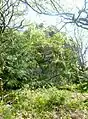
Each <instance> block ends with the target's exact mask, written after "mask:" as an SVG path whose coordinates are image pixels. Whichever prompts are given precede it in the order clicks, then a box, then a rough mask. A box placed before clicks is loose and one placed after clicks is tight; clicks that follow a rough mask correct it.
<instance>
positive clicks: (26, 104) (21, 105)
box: [0, 87, 88, 119]
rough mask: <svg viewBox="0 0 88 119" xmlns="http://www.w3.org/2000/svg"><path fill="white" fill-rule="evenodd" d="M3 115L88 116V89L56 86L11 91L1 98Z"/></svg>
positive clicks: (18, 118)
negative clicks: (87, 90) (76, 89)
mask: <svg viewBox="0 0 88 119" xmlns="http://www.w3.org/2000/svg"><path fill="white" fill-rule="evenodd" d="M0 119H88V93H80V92H78V93H77V91H75V90H74V91H73V90H72V91H69V90H66V89H64V90H63V89H58V88H56V87H50V88H48V89H45V88H43V89H37V90H30V89H28V88H24V89H20V90H16V91H10V92H8V93H7V94H5V95H4V98H3V100H1V103H0Z"/></svg>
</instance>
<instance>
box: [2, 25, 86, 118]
mask: <svg viewBox="0 0 88 119" xmlns="http://www.w3.org/2000/svg"><path fill="white" fill-rule="evenodd" d="M46 32H47V33H48V32H50V31H46ZM74 44H75V45H76V43H75V42H74V43H73V40H71V39H70V38H68V37H66V35H65V34H63V33H57V34H53V35H52V32H51V34H50V35H47V34H46V33H45V32H44V30H43V29H39V28H36V27H35V26H33V25H32V26H30V28H29V29H28V30H27V31H25V32H23V33H20V32H18V31H16V30H13V29H6V30H5V32H4V33H1V34H0V83H1V84H0V89H1V94H0V96H1V97H0V99H1V103H0V106H1V107H0V115H1V117H0V118H4V119H20V118H21V119H26V118H30V119H56V118H58V119H59V118H61V117H62V118H63V119H70V118H71V116H72V113H77V116H78V115H81V116H85V117H83V118H82V119H84V118H85V119H87V117H88V100H87V99H88V97H87V96H88V95H87V92H88V70H87V68H86V67H80V65H79V62H78V56H77V52H76V50H74ZM81 92H82V93H83V92H84V96H82V94H81ZM75 110H76V111H77V112H76V111H75ZM55 116H57V117H55Z"/></svg>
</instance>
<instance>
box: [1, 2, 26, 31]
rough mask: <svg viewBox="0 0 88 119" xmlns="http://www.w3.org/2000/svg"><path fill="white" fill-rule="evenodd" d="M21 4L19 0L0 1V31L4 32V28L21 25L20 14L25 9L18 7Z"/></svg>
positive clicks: (19, 26)
mask: <svg viewBox="0 0 88 119" xmlns="http://www.w3.org/2000/svg"><path fill="white" fill-rule="evenodd" d="M20 7H22V4H21V2H20V0H1V1H0V32H4V30H5V29H6V28H21V27H23V21H24V19H23V18H22V15H23V14H24V13H25V11H26V7H24V9H23V8H22V9H21V8H20Z"/></svg>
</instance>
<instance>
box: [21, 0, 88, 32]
mask: <svg viewBox="0 0 88 119" xmlns="http://www.w3.org/2000/svg"><path fill="white" fill-rule="evenodd" d="M20 1H21V2H23V3H24V4H26V5H28V6H29V7H30V8H31V9H32V10H34V11H35V12H37V13H38V14H45V15H51V16H58V17H60V18H61V17H62V18H63V21H64V22H65V20H66V21H67V23H74V24H76V25H77V26H78V27H81V28H83V29H86V30H88V9H87V3H88V2H87V0H84V4H83V7H82V8H81V9H79V8H77V7H76V8H77V10H78V12H77V13H73V12H72V11H71V10H70V11H69V12H66V10H64V9H63V6H61V4H60V0H58V1H57V0H42V1H40V0H33V1H31V0H30V1H28V0H20ZM32 4H33V5H32ZM50 4H51V7H50V8H49V5H50ZM52 7H53V10H52ZM84 13H85V16H83V14H84Z"/></svg>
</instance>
